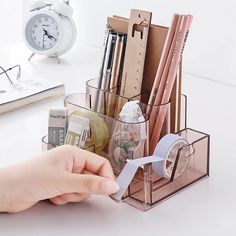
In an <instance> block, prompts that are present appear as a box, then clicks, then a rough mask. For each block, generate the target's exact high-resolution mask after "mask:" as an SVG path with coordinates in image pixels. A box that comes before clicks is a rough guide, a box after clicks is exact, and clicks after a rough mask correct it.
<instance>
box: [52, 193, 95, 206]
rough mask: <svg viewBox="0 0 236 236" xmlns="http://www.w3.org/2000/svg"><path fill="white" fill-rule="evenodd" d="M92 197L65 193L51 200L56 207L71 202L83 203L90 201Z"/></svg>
mask: <svg viewBox="0 0 236 236" xmlns="http://www.w3.org/2000/svg"><path fill="white" fill-rule="evenodd" d="M90 196H91V195H90V194H85V193H65V194H63V195H61V196H57V197H54V198H51V199H49V200H50V201H51V202H52V203H53V204H55V205H64V204H66V203H69V202H81V201H84V200H86V199H88V198H89V197H90Z"/></svg>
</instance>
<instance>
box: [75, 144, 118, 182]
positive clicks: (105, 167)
mask: <svg viewBox="0 0 236 236" xmlns="http://www.w3.org/2000/svg"><path fill="white" fill-rule="evenodd" d="M72 150H73V159H74V162H73V170H72V172H74V173H80V172H81V171H82V170H83V169H85V170H87V171H89V172H92V173H94V174H95V175H99V176H102V177H106V178H109V179H112V180H114V179H115V177H114V173H113V170H112V167H111V164H110V162H109V161H108V160H107V159H105V158H104V157H101V156H99V155H97V154H94V153H91V152H89V151H86V150H82V149H79V148H76V147H73V149H72Z"/></svg>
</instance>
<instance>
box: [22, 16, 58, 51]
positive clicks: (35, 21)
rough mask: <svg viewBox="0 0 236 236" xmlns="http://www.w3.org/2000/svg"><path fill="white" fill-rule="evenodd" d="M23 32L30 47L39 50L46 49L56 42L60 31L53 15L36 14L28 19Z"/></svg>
mask: <svg viewBox="0 0 236 236" xmlns="http://www.w3.org/2000/svg"><path fill="white" fill-rule="evenodd" d="M25 34H26V39H27V41H28V43H29V44H30V46H31V47H33V48H34V49H37V50H39V51H47V50H50V49H52V48H53V47H55V45H56V44H57V42H58V39H59V34H60V31H59V26H58V23H57V22H56V20H55V19H54V18H53V17H51V16H49V15H47V14H38V15H36V16H34V17H32V18H31V19H30V20H29V22H28V24H27V26H26V32H25Z"/></svg>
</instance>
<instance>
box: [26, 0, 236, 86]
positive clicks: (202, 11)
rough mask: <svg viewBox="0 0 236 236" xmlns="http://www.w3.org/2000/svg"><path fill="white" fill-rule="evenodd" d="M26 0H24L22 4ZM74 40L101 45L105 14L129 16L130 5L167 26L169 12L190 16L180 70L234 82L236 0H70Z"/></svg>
mask: <svg viewBox="0 0 236 236" xmlns="http://www.w3.org/2000/svg"><path fill="white" fill-rule="evenodd" d="M28 2H29V0H24V5H26V4H27V3H28ZM71 5H72V6H73V7H74V12H75V14H74V19H75V21H76V24H77V26H78V40H80V41H83V42H87V43H89V44H93V45H96V46H101V45H102V40H103V33H104V24H105V22H106V17H107V16H110V15H113V14H117V15H122V16H129V11H130V9H131V8H139V9H144V10H150V11H152V12H153V23H157V24H161V25H166V26H168V25H169V23H170V21H171V18H172V15H173V13H175V12H178V13H190V14H193V15H194V21H193V25H192V29H191V33H190V36H189V39H188V42H187V46H186V48H185V54H184V58H185V59H184V70H185V71H186V72H189V73H193V74H197V75H201V76H204V77H208V78H210V79H213V80H218V81H221V82H223V83H229V84H233V85H236V70H235V67H236V61H235V56H234V55H236V1H235V0H227V1H219V0H207V1H204V0H198V1H196V0H188V1H186V0H175V1H173V0H148V1H144V0H119V1H118V0H117V1H111V0H100V1H94V0H93V1H92V0H86V1H84V0H77V1H76V0H71Z"/></svg>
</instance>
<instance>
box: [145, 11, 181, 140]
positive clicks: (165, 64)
mask: <svg viewBox="0 0 236 236" xmlns="http://www.w3.org/2000/svg"><path fill="white" fill-rule="evenodd" d="M172 23H173V24H172V25H171V27H170V30H169V32H170V34H169V32H168V35H167V39H166V44H165V46H164V49H163V54H162V55H163V57H162V59H163V60H161V61H160V63H161V64H160V66H159V67H158V68H160V69H159V70H158V71H157V76H156V78H155V82H154V83H155V85H154V89H152V92H153V93H152V94H151V97H150V98H151V101H150V104H151V105H152V106H159V105H161V99H162V95H163V91H164V88H165V84H166V80H167V75H168V71H169V68H170V64H171V55H172V54H173V51H174V47H175V45H174V43H173V42H175V41H176V37H177V33H178V29H179V27H180V23H181V16H179V15H177V14H175V15H174V18H173V22H172ZM149 107H150V106H148V108H149ZM158 109H159V108H158ZM158 109H151V111H148V113H147V114H148V115H149V116H150V136H151V135H152V131H153V128H154V125H155V120H156V119H155V117H156V116H157V113H158Z"/></svg>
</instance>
